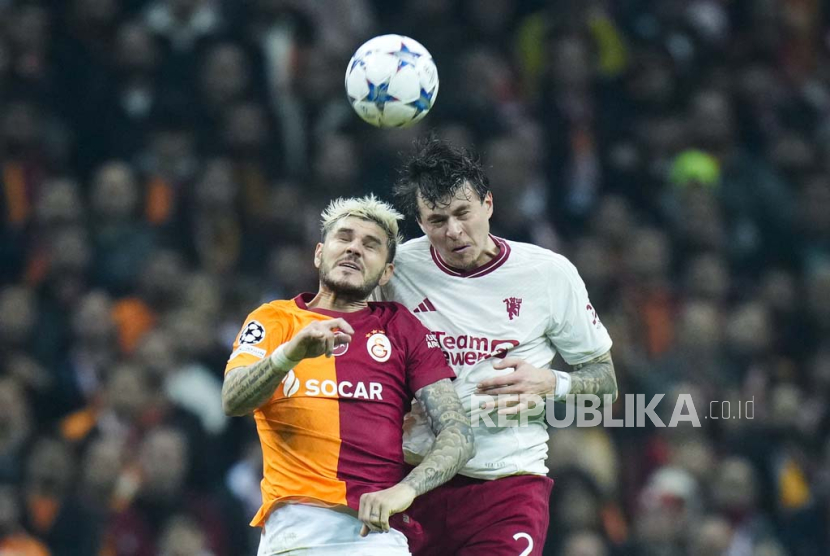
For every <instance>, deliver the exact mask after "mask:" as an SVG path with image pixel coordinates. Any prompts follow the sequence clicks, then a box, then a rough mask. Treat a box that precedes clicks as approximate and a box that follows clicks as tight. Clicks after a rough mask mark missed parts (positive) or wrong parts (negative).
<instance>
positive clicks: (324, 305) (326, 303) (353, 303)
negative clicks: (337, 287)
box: [306, 289, 369, 313]
mask: <svg viewBox="0 0 830 556" xmlns="http://www.w3.org/2000/svg"><path fill="white" fill-rule="evenodd" d="M306 306H307V307H308V308H309V309H323V310H326V311H337V312H339V313H354V312H357V311H360V310H362V309H365V308H366V307H368V306H369V304H368V302H367V301H366V300H365V299H359V300H357V299H355V298H353V297H349V296H339V295H337V293H335V292H333V291H329V290H322V289H321V290H320V291H318V292H317V295H315V296H314V299H312V300H311V301H309V302H308V303H307V304H306Z"/></svg>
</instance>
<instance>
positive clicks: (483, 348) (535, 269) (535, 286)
mask: <svg viewBox="0 0 830 556" xmlns="http://www.w3.org/2000/svg"><path fill="white" fill-rule="evenodd" d="M493 240H494V241H495V242H496V243H497V244H498V246H499V248H500V251H499V254H498V255H497V256H496V257H495V258H494V259H493V260H491V261H490V262H488V263H487V264H485V265H484V266H482V267H479V268H477V269H474V270H471V271H467V272H459V271H457V270H455V269H452V268H450V267H449V266H447V265H446V264H445V263H444V262H443V261H442V260H441V258H440V256H439V255H438V253H437V252H436V251H435V250H434V249H433V248H432V247H431V246H430V244H429V241H428V240H427V238H426V237H421V238H418V239H414V240H411V241H408V242H406V243H405V244H403V245H401V246H400V247H399V249H398V254H397V256H396V258H395V273H394V275H393V278H392V280H391V281H390V282H389V283H388V284H387V285H386V286H384V287H382V288H381V289H380V292H379V293H380V297H381V298H382V299H383V300H387V301H398V302H400V303H402V304H403V305H405V306H406V307H408V308H409V310H410V311H412V312H413V313H415V316H416V317H418V319H419V320H420V321H421V322H422V323H424V325H425V326H426V327H427V328H428V329H429V330H431V331H432V332H433V334H434V335H435V337H436V339H437V341H438V343H439V344H440V346H441V349H442V350H443V351H444V355H445V357H446V358H447V360H448V361H449V363H450V365H451V366H452V368H453V370H454V371H455V373H456V375H457V378H456V380H455V382H454V384H455V389H456V391H457V392H458V396H459V398H460V399H461V403H462V404H463V405H464V408H465V409H466V410H467V413H468V414H470V415H471V414H472V403H471V402H472V395H473V393H474V392H475V389H476V384H477V383H478V382H480V381H482V380H484V379H487V378H491V377H494V376H500V375H504V374H508V373H510V372H512V370H511V369H505V370H501V371H498V370H496V369H494V368H493V362H494V360H495V358H498V357H505V356H507V357H519V358H521V359H524V360H525V361H527V362H528V363H530V364H531V365H534V366H535V367H539V368H550V365H551V362H552V361H553V358H554V356H555V355H556V353H557V351H558V352H559V353H561V354H562V357H563V358H564V359H565V361H567V362H568V363H569V364H572V365H574V364H579V363H585V362H586V361H589V360H591V359H593V358H595V357H598V356H600V355H602V354H603V353H605V352H607V351H608V350H609V349H611V338H610V337H609V336H608V332H607V331H606V330H605V327H604V326H603V325H602V323H601V322H600V320H599V318H598V317H597V314H596V311H595V310H594V308H593V306H592V305H591V302H590V301H589V300H588V292H587V291H586V289H585V284H584V283H583V281H582V279H581V278H580V277H579V274H578V273H577V271H576V268H575V267H574V266H573V265H572V264H571V263H570V262H569V261H568V260H567V259H566V258H565V257H563V256H561V255H557V254H555V253H553V252H551V251H549V250H547V249H542V248H541V247H537V246H535V245H530V244H526V243H518V242H514V241H507V240H504V239H500V238H496V237H493ZM477 405H478V404H477ZM497 417H498V416H497V414H496V413H495V412H493V413H491V414H490V419H489V420H485V419H481V418H479V419H478V425H477V426H476V427H475V428H474V431H475V437H476V456H475V457H474V458H473V459H472V460H470V462H469V463H468V464H467V466H466V467H465V468H464V469H463V470H462V471H461V473H462V474H463V475H467V476H469V477H475V478H480V479H496V478H499V477H505V476H508V475H515V474H527V473H535V474H540V475H542V474H546V473H547V468H546V467H545V460H546V459H547V441H548V432H547V425H546V423H545V420H544V412H542V414H541V415H539V416H538V417H533V418H531V419H530V420H529V422H528V426H524V427H517V426H507V427H501V428H500V427H489V426H487V425H489V424H490V423H491V422H492V423H494V424H497ZM510 418H511V419H512V420H517V418H516V416H515V415H514V416H510ZM404 427H405V434H404V453H405V454H406V456H407V460H409V461H410V462H411V463H417V462H418V461H420V459H422V458H423V456H424V455H426V453H427V452H428V451H429V449H430V447H431V446H432V443H433V442H434V439H435V437H434V436H433V434H432V431H431V430H430V427H429V424H428V423H427V420H426V416H425V415H424V412H423V409H422V408H421V407H420V406H419V405H418V404H417V403H414V404H413V407H412V413H410V414H409V415H408V416H407V419H406V422H405V425H404Z"/></svg>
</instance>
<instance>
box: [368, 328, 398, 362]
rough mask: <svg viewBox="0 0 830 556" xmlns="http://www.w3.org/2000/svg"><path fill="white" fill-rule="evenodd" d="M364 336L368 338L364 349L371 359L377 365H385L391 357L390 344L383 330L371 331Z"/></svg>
mask: <svg viewBox="0 0 830 556" xmlns="http://www.w3.org/2000/svg"><path fill="white" fill-rule="evenodd" d="M366 336H367V337H368V338H369V339H368V340H367V341H366V349H367V350H368V351H369V355H371V356H372V359H374V360H375V361H377V362H378V363H385V362H387V361H389V357H391V356H392V342H390V341H389V338H387V337H386V333H385V332H384V331H383V330H372V331H371V332H369V333H368V334H366Z"/></svg>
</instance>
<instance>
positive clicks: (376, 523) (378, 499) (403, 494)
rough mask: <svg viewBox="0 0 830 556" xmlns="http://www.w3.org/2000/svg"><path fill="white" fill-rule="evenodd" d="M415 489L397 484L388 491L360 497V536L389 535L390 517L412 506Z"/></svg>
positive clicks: (358, 513)
mask: <svg viewBox="0 0 830 556" xmlns="http://www.w3.org/2000/svg"><path fill="white" fill-rule="evenodd" d="M415 496H416V493H415V489H414V488H412V487H411V486H409V485H405V484H402V483H400V484H397V485H395V486H393V487H391V488H387V489H386V490H379V491H377V492H367V493H366V494H364V495H363V496H361V497H360V509H359V511H358V512H357V517H358V519H360V521H362V522H363V527H362V528H361V529H360V536H361V537H365V536H366V535H368V534H369V533H388V532H389V516H392V515H394V514H396V513H400V512H402V511H404V510H405V509H407V508H408V507H409V506H411V505H412V501H413V500H415Z"/></svg>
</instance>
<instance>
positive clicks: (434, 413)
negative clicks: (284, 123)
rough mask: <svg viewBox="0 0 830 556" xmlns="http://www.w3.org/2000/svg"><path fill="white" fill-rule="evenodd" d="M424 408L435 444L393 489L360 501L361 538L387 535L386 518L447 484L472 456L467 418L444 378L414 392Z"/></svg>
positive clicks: (453, 390) (387, 524) (453, 391)
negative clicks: (372, 533)
mask: <svg viewBox="0 0 830 556" xmlns="http://www.w3.org/2000/svg"><path fill="white" fill-rule="evenodd" d="M415 398H416V399H417V400H418V401H419V402H420V403H421V405H423V406H424V410H425V412H426V414H427V419H428V420H429V424H430V427H431V428H432V432H434V433H435V444H433V445H432V449H431V450H430V451H429V453H428V454H427V455H426V456H425V457H424V459H423V461H422V462H421V463H420V464H419V465H418V466H417V467H416V468H415V469H413V470H412V471H411V472H410V473H409V475H407V476H406V477H405V478H404V480H403V481H401V482H400V483H398V484H397V485H395V486H393V487H391V488H387V489H385V490H380V491H378V492H370V493H367V494H364V495H363V496H361V497H360V510H359V512H358V518H359V519H360V520H361V521H363V523H364V525H363V529H362V530H361V535H363V536H366V535H367V534H368V533H369V532H370V531H377V532H381V531H382V532H386V531H389V516H391V515H393V514H396V513H398V512H402V511H404V510H406V509H407V508H408V507H409V505H410V504H412V501H413V500H414V499H415V497H416V496H420V495H421V494H423V493H425V492H427V491H429V490H432V489H433V488H435V487H437V486H439V485H442V484H444V483H446V482H447V481H449V480H450V479H451V478H452V477H453V476H455V474H456V473H458V472H459V471H460V470H461V468H462V467H464V464H466V463H467V462H468V461H469V460H470V458H472V457H473V456H474V455H475V441H474V438H473V429H472V428H471V427H470V418H469V417H467V413H466V412H465V411H464V408H463V407H462V406H461V401H460V400H459V399H458V394H457V393H456V392H455V388H454V387H453V385H452V382H450V379H448V378H445V379H442V380H439V381H438V382H434V383H433V384H430V385H428V386H424V387H423V388H421V389H420V390H418V391H417V392H415Z"/></svg>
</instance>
